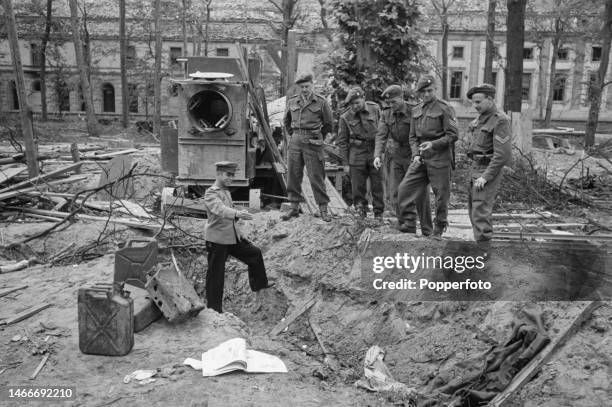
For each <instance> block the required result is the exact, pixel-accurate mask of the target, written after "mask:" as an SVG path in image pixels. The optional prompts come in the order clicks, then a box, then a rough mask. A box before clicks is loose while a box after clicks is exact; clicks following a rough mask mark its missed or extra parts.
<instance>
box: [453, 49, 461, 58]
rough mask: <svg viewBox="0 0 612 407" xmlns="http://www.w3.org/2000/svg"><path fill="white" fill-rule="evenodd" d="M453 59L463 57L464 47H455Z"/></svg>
mask: <svg viewBox="0 0 612 407" xmlns="http://www.w3.org/2000/svg"><path fill="white" fill-rule="evenodd" d="M453 59H463V47H453Z"/></svg>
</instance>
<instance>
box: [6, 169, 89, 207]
mask: <svg viewBox="0 0 612 407" xmlns="http://www.w3.org/2000/svg"><path fill="white" fill-rule="evenodd" d="M81 163H82V161H81ZM87 178H90V175H89V174H80V175H73V176H71V177H68V178H62V179H58V180H54V181H47V182H45V183H44V184H41V185H36V186H33V187H27V188H20V189H16V190H13V191H9V192H4V193H0V201H2V200H5V199H9V198H12V197H15V196H19V195H24V194H26V193H30V192H34V191H37V190H38V189H40V188H41V187H42V186H43V185H44V186H52V185H59V184H66V183H73V182H79V181H82V180H84V179H87Z"/></svg>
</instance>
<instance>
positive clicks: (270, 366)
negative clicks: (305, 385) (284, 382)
mask: <svg viewBox="0 0 612 407" xmlns="http://www.w3.org/2000/svg"><path fill="white" fill-rule="evenodd" d="M183 364H185V365H189V366H191V367H193V368H194V369H197V370H200V369H202V375H203V376H218V375H221V374H224V373H228V372H232V371H234V370H242V371H245V372H247V373H287V368H286V367H285V364H284V363H283V361H282V360H280V359H279V358H278V357H276V356H272V355H268V354H266V353H263V352H258V351H256V350H250V349H247V347H246V341H245V340H244V339H242V338H234V339H230V340H228V341H225V342H223V343H222V344H220V345H219V346H217V347H214V348H212V349H210V350H208V351H206V352H204V353H202V360H197V359H192V358H187V359H186V360H185V362H183Z"/></svg>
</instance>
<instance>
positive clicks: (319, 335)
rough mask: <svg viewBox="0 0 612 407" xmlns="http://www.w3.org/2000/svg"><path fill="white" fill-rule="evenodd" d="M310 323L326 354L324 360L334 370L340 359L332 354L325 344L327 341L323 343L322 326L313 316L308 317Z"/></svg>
mask: <svg viewBox="0 0 612 407" xmlns="http://www.w3.org/2000/svg"><path fill="white" fill-rule="evenodd" d="M308 324H309V325H310V329H312V332H313V333H314V336H315V338H316V339H317V342H318V343H319V346H320V347H321V350H322V351H323V355H324V356H325V359H324V362H325V363H326V364H327V365H329V366H330V367H331V368H332V369H333V370H335V369H337V368H338V367H339V366H338V361H337V360H336V359H335V358H334V356H333V355H332V354H330V352H329V350H328V349H327V347H326V346H325V343H323V338H322V336H323V331H322V329H321V326H320V325H319V324H317V323H316V322H315V321H314V320H313V318H312V316H309V317H308Z"/></svg>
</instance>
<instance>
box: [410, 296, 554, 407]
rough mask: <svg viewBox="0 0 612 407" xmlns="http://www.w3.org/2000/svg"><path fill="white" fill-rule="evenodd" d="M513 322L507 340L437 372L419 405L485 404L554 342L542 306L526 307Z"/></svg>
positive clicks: (461, 405)
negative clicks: (544, 319) (548, 331)
mask: <svg viewBox="0 0 612 407" xmlns="http://www.w3.org/2000/svg"><path fill="white" fill-rule="evenodd" d="M513 325H514V328H513V331H512V334H511V335H510V338H509V339H508V340H507V341H506V342H505V343H503V344H498V345H495V346H493V347H491V349H490V350H489V351H487V352H485V353H484V354H482V355H479V356H477V357H475V358H473V359H470V360H466V361H460V362H458V363H456V364H455V365H454V366H451V367H450V368H449V369H445V370H444V371H443V372H441V373H440V374H439V375H438V376H436V377H435V378H434V379H433V380H432V382H431V383H430V385H429V386H428V389H427V396H426V397H424V399H423V400H419V404H418V405H419V407H429V406H437V405H452V406H453V407H470V406H478V405H485V404H486V403H487V402H488V401H490V400H491V399H493V398H494V397H495V396H496V395H497V394H498V393H500V392H502V391H503V390H504V389H505V388H506V387H507V386H508V384H510V382H511V381H512V379H513V378H514V376H515V375H516V374H517V373H519V372H520V371H521V369H523V367H525V365H527V364H528V363H529V361H531V359H532V358H533V357H534V356H535V355H537V354H538V352H539V351H540V350H541V349H542V348H544V347H545V346H546V345H547V344H548V343H549V342H550V338H549V337H548V335H547V334H546V330H545V329H544V325H543V323H542V310H541V309H540V307H538V306H535V305H534V306H533V307H530V308H526V309H523V310H522V315H518V316H516V317H515V319H514V321H513ZM444 403H446V404H444Z"/></svg>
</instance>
